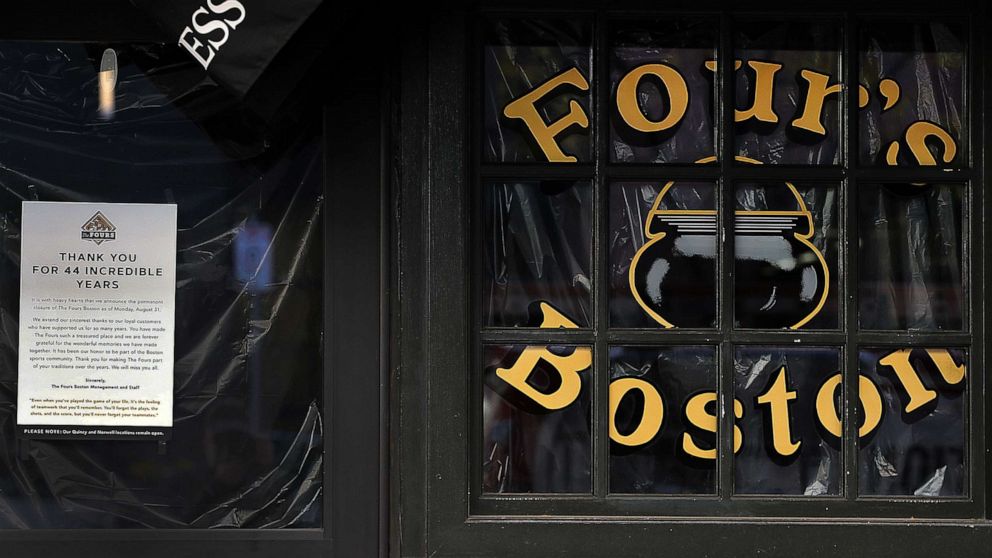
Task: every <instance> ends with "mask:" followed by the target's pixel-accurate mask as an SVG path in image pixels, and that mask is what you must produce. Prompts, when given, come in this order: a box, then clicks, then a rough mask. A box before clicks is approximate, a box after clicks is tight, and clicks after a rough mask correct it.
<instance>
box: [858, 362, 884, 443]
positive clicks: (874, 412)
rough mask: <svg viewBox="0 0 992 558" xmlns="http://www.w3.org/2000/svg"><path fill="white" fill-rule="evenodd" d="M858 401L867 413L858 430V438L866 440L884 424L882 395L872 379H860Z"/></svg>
mask: <svg viewBox="0 0 992 558" xmlns="http://www.w3.org/2000/svg"><path fill="white" fill-rule="evenodd" d="M858 400H859V401H861V410H863V411H864V413H865V421H864V422H863V423H862V424H861V428H858V436H860V437H862V438H864V437H866V436H868V435H869V434H871V433H872V432H874V431H875V429H876V428H878V425H879V424H881V423H882V394H881V393H880V392H879V391H878V386H876V385H875V382H873V381H871V379H870V378H867V377H865V376H861V377H860V378H858Z"/></svg>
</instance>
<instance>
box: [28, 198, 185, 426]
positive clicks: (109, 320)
mask: <svg viewBox="0 0 992 558" xmlns="http://www.w3.org/2000/svg"><path fill="white" fill-rule="evenodd" d="M21 230H22V235H21V295H20V329H19V332H20V336H19V351H18V390H17V432H18V435H19V436H21V437H23V438H37V439H66V438H68V439H99V440H107V439H134V440H148V439H152V440H166V439H168V438H169V436H170V434H171V429H172V408H173V365H174V354H173V352H174V343H175V306H176V304H175V300H176V206H175V205H174V204H110V203H63V202H28V201H26V202H23V204H22V224H21Z"/></svg>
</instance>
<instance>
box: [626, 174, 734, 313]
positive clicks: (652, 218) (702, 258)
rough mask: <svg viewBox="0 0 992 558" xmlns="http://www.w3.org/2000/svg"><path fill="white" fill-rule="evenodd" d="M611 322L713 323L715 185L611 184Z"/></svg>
mask: <svg viewBox="0 0 992 558" xmlns="http://www.w3.org/2000/svg"><path fill="white" fill-rule="evenodd" d="M609 224H610V230H609V242H610V246H609V249H610V255H609V282H610V325H611V326H612V327H647V328H661V327H666V328H671V327H682V328H710V327H714V326H715V325H716V320H717V315H716V299H717V281H716V252H717V239H716V231H717V210H716V185H715V184H713V183H708V182H691V181H676V182H667V183H666V182H617V183H613V184H612V185H611V187H610V223H609Z"/></svg>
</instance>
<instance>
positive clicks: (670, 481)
mask: <svg viewBox="0 0 992 558" xmlns="http://www.w3.org/2000/svg"><path fill="white" fill-rule="evenodd" d="M716 403H717V399H716V349H715V348H714V347H664V348H661V347H654V348H648V347H612V348H611V349H610V409H611V416H612V418H611V421H612V424H613V428H615V429H616V433H617V435H616V436H615V437H614V438H613V440H612V441H611V442H610V492H613V493H643V494H715V493H716V451H717V450H716V447H717V441H716V439H717V438H716V430H717V419H716V407H717V405H716Z"/></svg>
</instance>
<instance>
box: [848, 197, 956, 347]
mask: <svg viewBox="0 0 992 558" xmlns="http://www.w3.org/2000/svg"><path fill="white" fill-rule="evenodd" d="M859 190H860V192H859V200H858V201H859V203H858V213H859V224H858V227H859V228H858V233H859V235H860V237H861V242H860V245H861V246H860V248H861V264H860V267H859V276H860V280H859V300H860V304H859V308H860V323H861V327H862V328H865V329H922V330H943V329H951V330H955V329H956V330H960V329H963V328H964V324H965V322H964V318H965V316H964V308H965V304H966V301H965V292H964V283H963V276H962V269H963V268H962V262H963V258H964V257H965V251H964V234H965V232H964V231H965V230H966V227H965V225H964V222H963V221H964V218H963V207H964V199H965V194H966V191H965V187H964V185H960V184H923V185H914V184H884V185H878V184H875V185H868V184H865V185H859Z"/></svg>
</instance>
